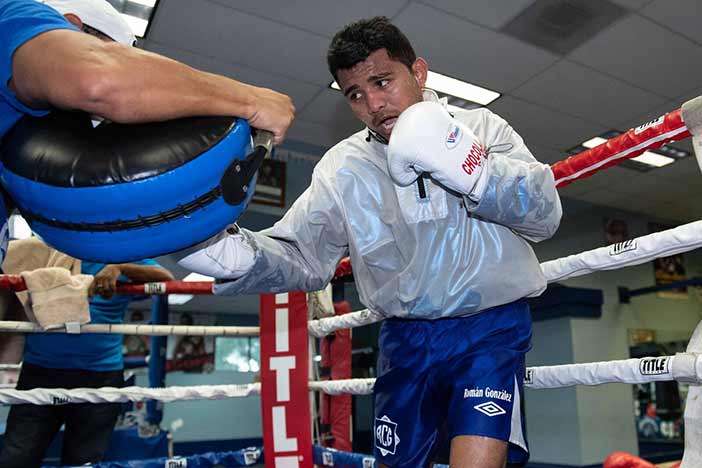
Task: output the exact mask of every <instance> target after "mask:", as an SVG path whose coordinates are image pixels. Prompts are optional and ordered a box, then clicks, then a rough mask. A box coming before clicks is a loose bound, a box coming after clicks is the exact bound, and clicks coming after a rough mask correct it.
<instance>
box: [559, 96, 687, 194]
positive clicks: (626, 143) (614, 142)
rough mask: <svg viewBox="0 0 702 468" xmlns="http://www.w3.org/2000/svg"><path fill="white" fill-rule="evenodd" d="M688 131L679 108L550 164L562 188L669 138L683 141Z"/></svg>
mask: <svg viewBox="0 0 702 468" xmlns="http://www.w3.org/2000/svg"><path fill="white" fill-rule="evenodd" d="M689 136H690V132H689V130H688V129H687V126H686V125H685V122H683V119H682V115H681V112H680V109H678V110H675V111H672V112H669V113H667V114H665V115H663V116H661V117H659V118H657V119H656V120H652V121H651V122H648V123H645V124H643V125H640V126H638V127H636V128H632V129H631V130H629V131H628V132H626V133H624V134H622V135H619V136H618V137H616V138H612V139H611V140H608V141H607V142H606V143H603V144H601V145H599V146H596V147H594V148H591V149H589V150H586V151H583V152H582V153H578V154H576V155H575V156H571V157H569V158H568V159H565V160H563V161H559V162H557V163H555V164H554V165H552V166H551V170H552V171H553V176H554V178H555V180H556V187H565V186H566V185H568V184H570V183H571V182H573V181H574V180H577V179H584V178H586V177H589V176H591V175H593V174H595V173H596V172H598V171H600V170H602V169H605V168H607V167H610V166H614V165H615V164H617V163H619V162H620V161H623V160H625V159H629V158H633V157H636V156H638V155H640V154H642V153H643V152H644V151H646V150H650V149H654V148H659V147H661V146H663V145H664V144H666V143H669V142H671V141H677V140H683V139H685V138H687V137H689Z"/></svg>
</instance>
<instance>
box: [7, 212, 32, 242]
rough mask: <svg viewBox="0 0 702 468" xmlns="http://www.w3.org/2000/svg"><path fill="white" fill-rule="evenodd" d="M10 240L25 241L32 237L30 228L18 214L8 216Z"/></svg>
mask: <svg viewBox="0 0 702 468" xmlns="http://www.w3.org/2000/svg"><path fill="white" fill-rule="evenodd" d="M8 229H9V235H10V239H26V238H28V237H32V228H30V227H29V224H27V221H26V220H25V219H24V218H23V217H22V215H20V214H13V215H11V216H10V219H9V222H8Z"/></svg>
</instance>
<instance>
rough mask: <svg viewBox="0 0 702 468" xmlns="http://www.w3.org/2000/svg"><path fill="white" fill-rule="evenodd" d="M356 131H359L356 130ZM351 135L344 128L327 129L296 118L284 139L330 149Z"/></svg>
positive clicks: (350, 132)
mask: <svg viewBox="0 0 702 468" xmlns="http://www.w3.org/2000/svg"><path fill="white" fill-rule="evenodd" d="M357 130H359V129H358V128H357V129H356V131H357ZM353 133H354V132H353V131H348V130H346V129H344V128H337V127H329V126H326V125H322V124H320V123H317V122H308V121H305V120H302V119H300V118H297V119H295V121H294V122H293V124H292V126H291V127H290V130H289V131H288V134H287V137H286V138H287V140H297V141H303V142H305V143H310V144H313V145H318V146H322V147H324V148H331V147H332V146H334V145H336V144H337V143H339V142H340V141H341V140H343V139H344V138H346V137H348V136H350V135H352V134H353ZM287 140H286V141H287Z"/></svg>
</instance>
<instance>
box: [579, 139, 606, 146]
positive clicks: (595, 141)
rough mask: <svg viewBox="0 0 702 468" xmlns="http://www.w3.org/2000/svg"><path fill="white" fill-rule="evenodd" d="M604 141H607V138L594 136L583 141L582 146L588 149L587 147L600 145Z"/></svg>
mask: <svg viewBox="0 0 702 468" xmlns="http://www.w3.org/2000/svg"><path fill="white" fill-rule="evenodd" d="M605 142H607V140H605V139H604V138H602V137H595V138H590V139H589V140H587V141H584V142H583V146H584V147H585V148H588V149H589V148H594V147H595V146H600V145H601V144H602V143H605Z"/></svg>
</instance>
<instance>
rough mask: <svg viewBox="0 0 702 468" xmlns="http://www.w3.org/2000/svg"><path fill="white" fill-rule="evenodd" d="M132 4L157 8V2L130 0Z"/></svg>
mask: <svg viewBox="0 0 702 468" xmlns="http://www.w3.org/2000/svg"><path fill="white" fill-rule="evenodd" d="M129 2H130V3H138V4H139V5H144V6H147V7H151V8H153V7H154V6H156V0H129Z"/></svg>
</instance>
